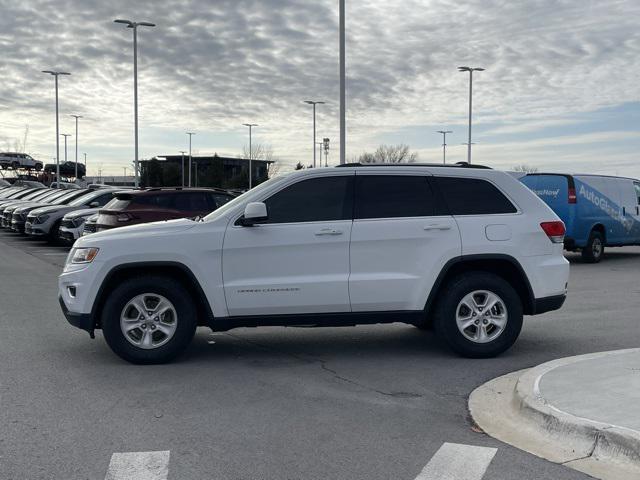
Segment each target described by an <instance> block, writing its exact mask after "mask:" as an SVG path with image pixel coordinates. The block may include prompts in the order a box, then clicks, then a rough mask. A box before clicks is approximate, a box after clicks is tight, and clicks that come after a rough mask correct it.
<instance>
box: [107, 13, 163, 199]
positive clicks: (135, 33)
mask: <svg viewBox="0 0 640 480" xmlns="http://www.w3.org/2000/svg"><path fill="white" fill-rule="evenodd" d="M114 22H115V23H123V24H125V25H126V26H127V28H130V29H132V30H133V121H134V138H135V157H134V170H135V187H136V188H138V185H139V183H140V182H139V176H140V175H139V168H138V27H139V26H140V27H155V26H156V25H155V23H149V22H132V21H131V20H123V19H116V20H114Z"/></svg>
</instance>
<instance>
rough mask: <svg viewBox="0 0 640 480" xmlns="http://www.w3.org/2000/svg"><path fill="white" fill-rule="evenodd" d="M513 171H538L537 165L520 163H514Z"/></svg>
mask: <svg viewBox="0 0 640 480" xmlns="http://www.w3.org/2000/svg"><path fill="white" fill-rule="evenodd" d="M513 171H514V172H521V173H536V172H537V171H538V167H532V166H531V165H527V164H526V163H522V164H520V165H516V166H515V167H513Z"/></svg>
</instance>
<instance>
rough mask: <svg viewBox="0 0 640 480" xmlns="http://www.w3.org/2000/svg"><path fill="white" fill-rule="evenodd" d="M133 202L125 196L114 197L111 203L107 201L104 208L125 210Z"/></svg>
mask: <svg viewBox="0 0 640 480" xmlns="http://www.w3.org/2000/svg"><path fill="white" fill-rule="evenodd" d="M129 203H131V201H130V200H128V199H124V198H114V199H113V200H111V201H110V202H109V203H107V204H106V205H105V206H104V208H105V209H109V210H124V209H125V208H127V207H128V206H129Z"/></svg>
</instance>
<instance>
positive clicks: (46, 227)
mask: <svg viewBox="0 0 640 480" xmlns="http://www.w3.org/2000/svg"><path fill="white" fill-rule="evenodd" d="M85 192H87V193H85V194H84V195H81V196H80V197H77V198H76V199H75V200H73V201H71V202H69V203H66V204H62V205H48V206H43V207H40V208H36V209H34V210H31V212H29V214H28V215H27V218H26V221H25V223H24V229H25V232H26V233H27V234H28V235H30V236H33V237H44V236H46V237H47V238H48V239H49V240H50V241H52V242H56V241H58V239H59V233H60V232H59V229H60V226H61V224H62V218H63V217H64V215H65V214H66V213H70V212H73V211H74V210H84V209H86V208H99V207H103V206H105V205H106V204H107V203H108V202H109V201H111V200H112V199H113V196H114V193H115V191H114V190H108V189H98V190H88V191H87V190H85ZM94 213H95V212H94ZM15 220H16V222H20V221H21V219H17V218H16V219H15ZM12 228H13V219H12Z"/></svg>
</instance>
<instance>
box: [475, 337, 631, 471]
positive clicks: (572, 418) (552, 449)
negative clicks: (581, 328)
mask: <svg viewBox="0 0 640 480" xmlns="http://www.w3.org/2000/svg"><path fill="white" fill-rule="evenodd" d="M469 410H470V412H471V415H472V417H473V419H474V421H475V422H476V423H477V424H478V426H479V427H481V428H482V429H483V430H484V431H485V432H486V433H487V434H489V435H491V436H493V437H495V438H498V439H499V440H502V441H504V442H506V443H509V444H511V445H514V446H516V447H518V448H521V449H522V450H526V451H528V452H530V453H533V454H535V455H538V456H540V457H543V458H546V459H547V460H550V461H553V462H556V463H561V464H564V465H566V466H568V467H571V468H574V469H576V470H579V471H582V472H584V473H587V474H589V475H592V476H594V477H596V478H602V479H607V480H613V479H616V480H617V479H625V480H627V479H640V349H630V350H619V351H612V352H602V353H594V354H589V355H580V356H577V357H569V358H563V359H559V360H554V361H552V362H548V363H544V364H542V365H539V366H537V367H534V368H532V369H529V370H522V371H519V372H514V373H511V374H509V375H505V376H503V377H499V378H496V379H494V380H492V381H490V382H488V383H486V384H484V385H482V386H481V387H479V388H478V389H476V390H475V391H474V392H473V393H472V394H471V396H470V398H469Z"/></svg>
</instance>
